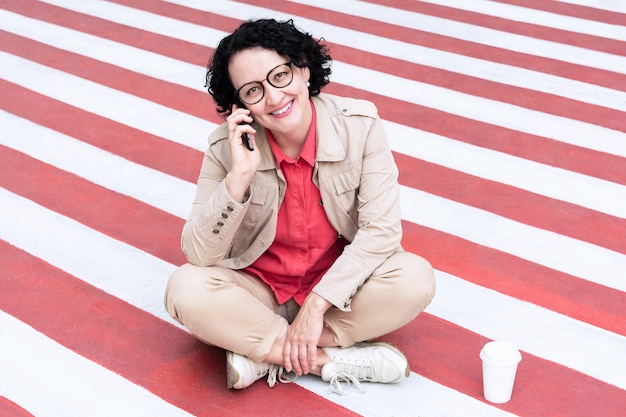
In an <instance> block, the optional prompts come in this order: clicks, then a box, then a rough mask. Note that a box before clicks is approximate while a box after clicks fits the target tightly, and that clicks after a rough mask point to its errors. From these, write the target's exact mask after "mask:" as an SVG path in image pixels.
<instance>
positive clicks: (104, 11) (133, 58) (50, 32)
mask: <svg viewBox="0 0 626 417" xmlns="http://www.w3.org/2000/svg"><path fill="white" fill-rule="evenodd" d="M47 1H48V2H50V3H54V4H58V5H62V4H66V3H67V2H64V1H60V0H55V1H51V0H47ZM362 4H365V3H362ZM72 6H73V10H76V11H80V12H81V13H85V14H88V15H92V16H96V17H99V18H106V19H108V20H110V21H113V22H116V23H120V24H124V25H129V26H134V27H137V28H140V29H142V30H148V31H151V32H154V33H158V34H162V33H167V36H168V37H171V38H175V39H180V40H184V41H187V42H193V43H201V44H203V45H207V46H208V47H214V46H215V45H217V43H218V42H219V40H220V39H221V38H222V37H223V36H225V35H226V33H224V32H220V31H215V30H213V29H211V28H206V27H200V26H197V25H194V24H191V23H186V22H181V21H177V20H174V19H169V18H165V17H162V16H158V15H154V14H151V13H147V12H142V11H139V10H136V9H130V8H128V7H124V6H119V5H113V4H111V3H102V2H81V3H77V4H73V5H72ZM5 14H6V18H4V21H5V22H7V23H6V25H7V29H6V30H10V31H12V32H14V33H17V34H20V35H21V36H25V37H28V38H31V39H35V40H39V41H41V42H45V43H48V44H50V45H54V46H56V47H58V48H62V49H66V50H69V51H73V52H76V53H80V54H82V55H85V56H89V57H92V58H94V59H100V60H103V61H105V62H109V63H112V64H114V65H117V66H120V67H123V68H127V69H130V70H133V71H136V72H139V73H143V74H146V75H151V76H154V77H157V78H161V79H163V80H166V81H169V82H173V83H176V84H180V85H184V86H186V87H190V88H193V89H198V88H200V87H201V86H202V82H203V81H204V79H203V77H200V75H199V74H201V75H203V74H204V67H202V68H198V67H194V66H192V65H190V64H187V63H182V62H179V61H176V60H173V59H170V58H167V57H162V59H160V60H161V61H162V62H159V63H158V65H154V64H153V63H151V61H153V60H154V59H153V58H152V57H153V56H154V55H155V54H153V53H151V52H146V51H141V50H139V49H137V48H133V47H129V46H127V45H123V44H119V43H117V42H112V41H108V40H105V39H101V38H97V37H94V36H90V35H86V34H82V33H81V32H77V31H74V30H70V29H65V28H61V27H58V26H55V25H51V24H47V23H45V22H40V21H36V20H34V19H29V18H25V17H22V16H20V15H17V14H13V13H9V12H5ZM310 24H311V25H312V27H320V29H317V30H316V32H317V33H325V31H329V34H328V35H324V36H325V38H326V39H328V40H329V41H331V42H333V43H340V44H345V45H349V46H353V47H358V48H360V49H363V50H368V51H370V52H373V53H378V54H381V53H385V52H386V51H388V50H390V48H389V46H388V45H385V47H384V48H382V49H381V48H377V45H378V46H380V45H381V44H387V43H389V42H396V41H392V40H389V39H382V38H376V39H377V42H376V43H374V44H372V43H371V42H363V41H362V36H371V35H367V34H366V33H361V32H354V31H347V30H344V29H341V28H338V27H336V26H329V25H323V24H321V23H319V22H315V21H312V22H311V23H310ZM164 27H165V28H167V31H164V30H163V28H164ZM331 33H332V34H333V35H331ZM43 34H45V35H46V36H45V39H44V38H42V36H43ZM355 39H358V40H359V42H355ZM399 45H402V49H401V50H400V51H398V52H399V53H398V54H394V55H393V56H392V57H394V58H397V59H403V60H406V61H410V62H414V63H420V64H423V65H429V66H433V67H435V68H441V69H445V70H447V71H453V72H461V73H463V74H467V75H470V76H473V77H477V78H483V79H486V80H490V81H494V82H498V83H505V84H509V85H514V86H517V87H522V88H526V89H533V90H536V91H540V92H544V93H550V94H554V95H558V96H562V97H567V98H571V99H573V100H579V101H582V102H586V103H591V104H596V105H598V106H604V107H608V108H613V109H616V110H622V111H626V99H625V96H626V94H625V93H624V92H622V91H616V90H611V89H608V88H604V87H599V86H596V85H593V84H588V83H582V82H580V81H575V80H569V79H566V78H562V77H556V76H552V75H549V74H544V73H540V72H536V71H530V70H526V69H523V68H517V67H513V66H510V65H503V64H499V63H496V62H490V61H484V60H480V59H474V58H469V57H465V56H463V55H457V54H452V53H448V52H444V51H439V50H436V49H431V48H423V47H420V46H416V45H410V44H406V43H402V42H400V43H399ZM391 50H392V51H393V50H394V48H391ZM404 51H408V53H407V52H404ZM207 60H208V56H207ZM337 62H340V61H337ZM347 82H349V80H348V81H347ZM347 85H349V84H347Z"/></svg>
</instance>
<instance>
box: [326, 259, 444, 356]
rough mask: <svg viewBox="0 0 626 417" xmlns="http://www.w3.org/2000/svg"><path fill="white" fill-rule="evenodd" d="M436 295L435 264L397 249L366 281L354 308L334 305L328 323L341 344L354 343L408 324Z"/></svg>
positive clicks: (345, 345)
mask: <svg viewBox="0 0 626 417" xmlns="http://www.w3.org/2000/svg"><path fill="white" fill-rule="evenodd" d="M434 295H435V277H434V274H433V269H432V267H431V265H430V264H429V263H428V262H427V261H426V260H424V259H423V258H421V257H419V256H417V255H415V254H412V253H409V252H397V253H395V254H394V255H392V256H391V257H390V258H389V259H387V260H386V261H385V262H384V263H383V264H382V265H381V266H380V267H378V268H377V269H376V270H375V271H374V273H373V274H372V275H371V276H370V278H369V279H368V280H367V282H365V284H363V286H362V287H361V289H360V290H359V291H358V292H357V293H356V295H355V296H354V298H353V300H352V304H351V311H348V312H345V311H341V310H339V309H337V308H331V310H329V311H328V312H327V313H326V316H325V324H326V326H327V327H328V328H329V329H330V330H331V332H332V333H334V335H335V340H336V342H337V344H338V345H339V346H342V347H347V346H351V345H353V344H354V343H357V342H362V341H365V340H370V339H374V338H377V337H379V336H382V335H385V334H387V333H390V332H392V331H394V330H396V329H399V328H400V327H402V326H404V325H406V324H407V323H409V322H410V321H411V320H413V319H414V318H415V317H417V315H418V314H419V313H420V312H422V311H423V310H424V309H425V308H426V307H427V306H428V304H430V302H431V300H432V299H433V297H434Z"/></svg>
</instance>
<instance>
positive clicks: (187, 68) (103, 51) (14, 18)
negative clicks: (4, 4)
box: [0, 2, 210, 103]
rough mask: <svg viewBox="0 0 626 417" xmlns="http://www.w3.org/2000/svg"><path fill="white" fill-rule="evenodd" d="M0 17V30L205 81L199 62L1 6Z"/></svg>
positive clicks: (160, 75) (195, 82)
mask: <svg viewBox="0 0 626 417" xmlns="http://www.w3.org/2000/svg"><path fill="white" fill-rule="evenodd" d="M85 4H93V5H97V4H101V3H99V2H88V3H85ZM0 20H1V21H2V26H3V30H6V31H10V32H12V33H14V34H16V35H19V36H22V37H25V38H28V39H32V40H35V41H38V42H41V43H45V44H47V45H50V46H53V47H56V48H59V49H63V50H66V51H69V52H73V53H75V54H79V55H82V56H85V57H89V58H92V59H96V60H98V61H102V62H106V63H107V64H111V65H116V66H118V67H120V68H125V69H128V70H130V71H134V72H136V73H137V74H141V75H145V76H149V77H154V78H157V79H160V80H163V81H167V82H170V83H173V84H177V85H181V86H184V87H188V88H191V89H194V90H203V89H202V88H201V87H202V85H203V83H204V78H205V69H204V68H203V67H200V66H198V65H192V64H189V63H187V62H183V61H179V60H177V59H173V58H169V57H167V56H164V55H159V54H156V53H154V52H150V51H144V50H143V49H139V48H135V47H132V46H129V45H126V44H123V43H119V42H114V41H110V40H108V39H104V38H100V37H97V36H93V35H89V34H86V33H83V32H79V31H76V30H73V29H68V28H65V27H63V26H58V25H54V24H51V23H47V22H43V21H40V20H36V19H31V18H28V17H25V16H22V15H19V14H17V13H11V12H7V11H5V10H1V9H0ZM209 33H210V29H208V28H207V29H206V33H205V35H208V34H209ZM204 91H206V90H204ZM207 96H208V93H207ZM208 103H210V101H208Z"/></svg>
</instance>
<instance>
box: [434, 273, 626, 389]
mask: <svg viewBox="0 0 626 417" xmlns="http://www.w3.org/2000/svg"><path fill="white" fill-rule="evenodd" d="M437 293H438V294H437V297H435V299H434V300H433V302H432V304H431V305H430V306H428V308H427V309H426V311H427V312H429V313H431V314H434V315H436V316H438V317H441V318H443V319H445V320H449V321H451V322H453V323H455V324H457V325H459V326H462V327H465V328H466V329H469V330H471V331H473V332H475V333H479V334H482V335H484V336H486V337H488V338H489V339H492V340H503V341H509V342H512V343H513V344H515V345H516V346H517V347H518V348H519V349H520V350H523V351H524V352H527V353H531V354H533V355H535V356H538V357H541V358H544V359H548V360H550V361H553V362H555V363H560V364H562V365H565V366H567V367H569V368H572V369H577V370H579V371H581V372H583V373H585V374H587V375H590V376H592V377H594V378H596V379H599V380H601V381H605V382H608V383H610V384H613V385H615V386H617V387H620V388H622V389H626V361H624V360H623V358H624V352H626V337H625V336H622V335H618V334H616V333H612V332H609V331H606V330H602V329H599V328H597V327H594V326H591V325H589V324H587V323H583V322H580V321H578V320H575V319H573V318H570V317H568V316H565V315H562V314H558V313H555V312H553V311H550V310H547V309H545V308H542V307H538V306H536V305H533V304H530V303H526V302H524V301H520V300H518V299H515V298H513V297H509V296H506V295H504V294H501V293H499V292H496V291H494V290H491V289H488V288H484V287H481V286H479V285H475V284H472V283H470V282H468V281H464V280H463V279H460V278H458V277H455V276H453V275H450V274H446V273H444V272H440V271H438V272H437ZM599 352H602V353H601V354H599ZM475 353H476V361H478V352H475ZM520 366H524V364H523V362H522V364H521V365H520Z"/></svg>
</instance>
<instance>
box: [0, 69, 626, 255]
mask: <svg viewBox="0 0 626 417" xmlns="http://www.w3.org/2000/svg"><path fill="white" fill-rule="evenodd" d="M0 86H2V88H3V91H5V94H4V95H3V97H0V107H2V108H4V109H5V110H7V111H10V112H12V113H14V114H16V115H18V116H20V117H24V118H27V119H29V120H31V121H33V122H35V123H37V124H40V125H43V126H46V127H49V128H51V129H54V130H57V131H59V132H61V133H64V134H67V135H69V136H72V137H75V138H79V139H80V140H82V141H85V142H87V143H90V144H92V145H94V146H98V147H100V148H102V149H105V150H107V151H110V152H114V153H117V154H120V155H121V156H123V157H125V158H128V159H131V160H133V161H134V162H137V163H139V164H143V165H146V166H149V167H151V168H154V169H157V170H160V171H162V172H166V173H168V174H170V175H174V176H177V177H179V178H182V179H184V180H186V181H190V182H195V179H196V177H197V173H198V171H199V165H200V162H201V153H200V152H198V151H194V150H191V149H189V148H186V147H184V146H181V145H177V144H174V143H172V142H169V141H164V140H160V139H159V138H156V137H152V136H150V135H147V134H145V133H144V132H140V131H137V130H135V129H132V128H128V127H125V126H123V125H120V124H117V123H115V122H112V121H110V120H108V119H104V118H102V117H99V116H96V115H94V114H90V113H87V112H85V111H83V110H81V109H77V108H75V107H71V106H67V105H64V104H62V103H60V102H58V101H56V100H53V99H50V98H48V97H46V96H42V95H40V94H38V93H34V92H30V91H29V90H26V89H24V88H22V87H19V86H16V85H14V84H11V83H8V82H6V81H3V80H0ZM3 98H4V99H3ZM58 115H64V117H63V118H59V117H58ZM68 120H81V121H82V122H81V123H68ZM163 154H167V155H168V156H169V157H168V158H162V155H163ZM395 158H396V162H397V163H398V165H399V167H400V172H401V182H402V183H403V184H405V185H407V186H410V187H414V188H418V189H422V190H424V191H427V192H430V193H433V194H436V195H440V196H442V197H445V198H450V199H453V200H455V201H459V202H461V203H464V204H469V205H472V206H475V207H479V208H482V209H485V210H489V211H492V212H495V213H497V214H501V215H504V216H507V217H509V218H512V219H516V220H518V221H521V222H523V223H526V224H530V225H534V226H537V227H540V228H543V229H548V230H552V231H555V232H557V233H561V234H564V235H567V236H570V237H574V238H576V239H581V240H584V241H587V242H590V243H594V244H597V245H600V246H603V247H606V248H609V249H612V250H615V251H618V252H621V253H626V236H625V233H626V232H625V230H626V224H625V222H626V220H624V219H620V218H616V217H613V216H609V215H606V214H603V213H598V212H594V211H592V210H588V209H584V208H581V207H578V206H574V205H571V204H567V203H563V202H560V201H558V200H553V199H549V198H546V197H542V196H538V195H535V194H532V193H529V192H526V191H524V190H520V189H515V188H513V187H510V186H506V185H503V184H498V183H495V182H491V181H487V180H483V179H480V178H477V177H473V176H471V175H468V174H464V173H461V172H457V171H454V170H451V169H448V168H443V167H439V166H437V165H435V164H430V163H426V162H424V161H421V160H419V159H415V158H411V157H409V156H406V155H403V154H400V153H396V154H395ZM441 182H444V183H445V184H447V185H446V186H441V185H440V183H441ZM459 184H465V185H464V186H463V187H460V186H459ZM491 195H498V196H500V197H499V198H498V199H497V200H494V199H492V198H491V197H490V196H491ZM581 222H589V224H594V225H595V226H596V227H594V228H581V227H579V225H580V223H581Z"/></svg>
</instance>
